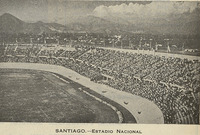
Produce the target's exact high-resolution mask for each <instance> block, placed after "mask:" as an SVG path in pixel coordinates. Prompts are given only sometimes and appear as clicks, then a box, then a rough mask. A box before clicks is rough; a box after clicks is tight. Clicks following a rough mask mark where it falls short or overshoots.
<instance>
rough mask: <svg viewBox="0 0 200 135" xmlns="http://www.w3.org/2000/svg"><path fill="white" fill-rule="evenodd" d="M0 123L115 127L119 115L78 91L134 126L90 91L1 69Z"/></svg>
mask: <svg viewBox="0 0 200 135" xmlns="http://www.w3.org/2000/svg"><path fill="white" fill-rule="evenodd" d="M0 78H1V79H0V99H1V102H0V106H1V107H0V122H62V123H118V121H119V119H118V115H117V113H116V112H115V111H114V110H112V109H111V108H110V107H109V106H107V105H106V104H103V103H101V102H99V101H97V100H95V99H94V98H92V97H91V96H89V95H87V94H85V93H84V92H82V91H81V90H80V88H81V89H84V90H85V91H88V92H90V93H91V94H93V95H95V96H96V97H98V98H101V99H102V100H104V101H106V102H109V103H110V104H112V105H113V106H115V107H116V108H117V109H118V110H120V111H121V112H122V114H123V117H124V121H123V122H131V123H135V122H136V121H135V119H134V117H133V116H132V115H131V114H130V112H128V111H127V110H126V109H125V108H123V107H122V106H120V105H119V104H117V103H115V102H112V101H110V100H109V99H107V98H105V97H102V96H100V95H98V94H97V93H95V92H93V91H91V90H90V89H88V88H86V87H84V86H82V85H80V84H78V83H76V82H73V81H71V80H70V79H68V78H64V77H62V76H59V75H55V74H53V73H50V72H45V71H37V70H25V69H23V70H22V69H0Z"/></svg>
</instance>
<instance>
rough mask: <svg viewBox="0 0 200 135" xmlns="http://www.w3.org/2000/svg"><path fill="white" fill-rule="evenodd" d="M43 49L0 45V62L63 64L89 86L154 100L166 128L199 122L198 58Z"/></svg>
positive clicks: (91, 49) (77, 48) (95, 49)
mask: <svg viewBox="0 0 200 135" xmlns="http://www.w3.org/2000/svg"><path fill="white" fill-rule="evenodd" d="M47 48H48V47H41V46H39V47H38V46H28V47H27V46H18V45H17V46H15V45H7V46H3V48H2V49H1V50H2V51H1V54H0V55H1V57H0V61H1V62H23V63H42V64H51V65H58V66H63V67H66V68H69V69H71V70H73V71H76V72H77V73H79V74H80V75H82V76H85V77H87V78H90V80H91V81H93V82H95V83H98V84H103V85H106V86H109V87H112V88H114V89H115V90H119V91H124V92H126V93H131V94H133V95H137V96H139V97H143V98H145V99H148V100H150V101H152V102H154V103H155V104H156V105H157V106H158V107H159V108H160V110H161V111H162V113H163V116H164V123H166V124H198V123H199V92H200V87H199V82H200V61H199V60H200V59H199V57H188V58H187V56H185V57H182V56H180V55H173V54H172V55H171V54H166V53H165V54H164V53H163V54H162V53H159V54H157V53H152V52H139V51H138V52H134V51H132V52H130V51H126V50H120V49H108V48H98V47H90V46H82V45H77V46H75V49H74V50H73V49H63V48H59V47H53V48H51V49H49V48H48V49H47ZM125 104H128V103H127V102H125Z"/></svg>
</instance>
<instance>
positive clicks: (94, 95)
mask: <svg viewBox="0 0 200 135" xmlns="http://www.w3.org/2000/svg"><path fill="white" fill-rule="evenodd" d="M1 50H2V51H1V64H0V68H1V70H0V71H1V78H3V79H1V93H2V94H1V96H2V98H3V99H4V100H3V103H2V104H1V105H3V106H5V107H4V108H2V109H3V110H1V111H0V112H1V113H2V115H1V116H3V117H2V118H1V121H11V122H12V121H27V122H76V123H80V122H83V123H87V122H94V123H95V122H96V123H104V122H105V123H112V122H113V123H123V122H125V123H150V124H153V123H157V124H162V123H174V124H196V123H198V117H199V109H198V99H199V95H198V94H199V93H198V90H199V87H198V79H199V78H198V77H199V67H200V66H199V64H200V63H199V61H198V59H197V60H196V58H198V57H193V56H191V57H188V56H187V58H188V59H186V58H184V56H181V57H180V58H178V57H177V56H176V55H175V56H173V55H170V54H167V56H159V55H161V54H160V53H158V54H156V53H155V52H154V53H155V54H154V55H153V54H151V53H150V52H148V53H149V54H146V53H145V52H144V51H143V52H137V53H136V52H135V51H134V50H133V51H132V52H130V51H129V52H126V49H114V48H113V49H111V48H102V47H96V48H94V47H91V46H83V45H76V46H74V47H61V46H51V47H49V46H46V45H40V46H34V45H29V46H27V45H26V46H24V45H6V46H3V48H1ZM163 55H164V53H163ZM111 58H112V59H111ZM161 67H162V68H161ZM141 69H142V70H141ZM169 69H173V70H172V71H170V70H169ZM166 70H169V71H168V72H166ZM183 73H184V74H183ZM191 73H192V75H191ZM193 79H194V80H193ZM8 80H9V81H8ZM183 82H184V83H183ZM16 88H17V89H16ZM186 88H187V89H186ZM189 88H195V89H189ZM8 97H9V98H8ZM16 97H17V98H16ZM35 101H37V102H35ZM34 107H35V108H34ZM22 108H23V109H24V111H20V110H21V109H22ZM9 109H12V110H14V111H9ZM9 113H12V114H9ZM21 113H24V114H23V115H21Z"/></svg>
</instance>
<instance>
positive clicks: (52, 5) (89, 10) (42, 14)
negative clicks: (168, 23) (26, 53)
mask: <svg viewBox="0 0 200 135" xmlns="http://www.w3.org/2000/svg"><path fill="white" fill-rule="evenodd" d="M197 7H198V8H199V5H198V6H197V2H150V1H147V2H134V1H126V2H123V1H109V2H108V1H68V0H0V15H2V14H3V13H10V14H12V15H14V16H16V17H18V18H20V19H21V20H24V21H26V22H37V21H44V22H57V23H61V24H67V23H71V22H73V21H77V20H79V19H80V21H81V17H85V16H88V15H93V16H97V17H120V18H123V19H127V18H130V19H132V20H133V19H140V18H141V19H142V18H159V17H165V16H166V17H167V16H168V15H170V14H172V13H174V14H183V13H185V12H192V11H193V10H194V9H195V8H197ZM155 9H156V10H155Z"/></svg>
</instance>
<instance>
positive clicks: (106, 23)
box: [0, 9, 200, 34]
mask: <svg viewBox="0 0 200 135" xmlns="http://www.w3.org/2000/svg"><path fill="white" fill-rule="evenodd" d="M199 13H200V11H199V9H197V10H196V11H194V13H190V14H187V13H185V14H182V15H171V16H169V17H167V19H166V18H159V19H157V20H154V19H152V20H151V19H149V20H143V21H140V22H137V21H136V20H133V21H131V22H130V21H127V20H122V19H121V18H115V17H105V18H100V17H96V16H92V15H88V16H87V17H85V18H81V19H80V20H78V21H76V22H74V23H70V24H66V25H62V24H58V23H45V22H42V21H38V22H35V23H28V22H25V21H22V20H20V19H18V18H17V17H15V16H13V15H11V14H9V13H4V14H3V15H1V16H0V33H2V32H5V33H33V34H41V33H43V32H45V33H53V32H89V33H115V34H119V33H138V32H139V33H153V34H168V33H173V34H198V33H199V32H200V26H199V24H200V14H199Z"/></svg>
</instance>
